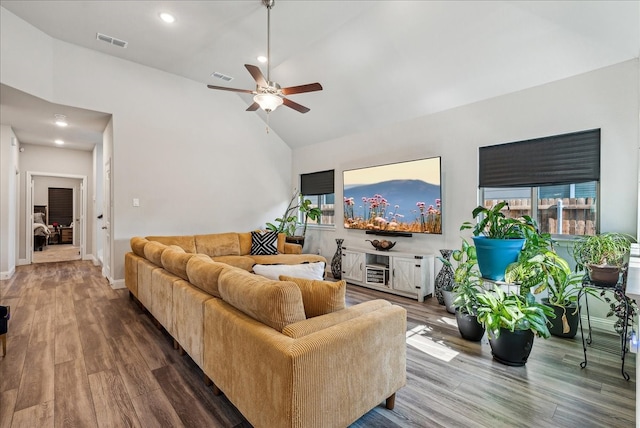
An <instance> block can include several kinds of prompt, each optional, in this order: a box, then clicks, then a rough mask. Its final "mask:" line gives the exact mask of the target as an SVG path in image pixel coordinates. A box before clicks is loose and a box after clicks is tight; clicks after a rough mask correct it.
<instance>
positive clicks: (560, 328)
mask: <svg viewBox="0 0 640 428" xmlns="http://www.w3.org/2000/svg"><path fill="white" fill-rule="evenodd" d="M542 303H544V304H545V305H547V306H549V307H550V308H552V309H553V312H554V313H555V314H556V317H555V318H549V322H550V323H551V326H550V327H549V332H550V333H551V334H552V335H554V336H557V337H564V338H568V339H570V338H572V337H575V335H576V333H578V323H579V322H580V314H579V313H578V311H577V310H576V309H577V308H578V305H577V304H576V303H573V304H572V305H570V306H567V307H566V308H563V307H562V306H554V305H552V304H550V303H549V299H547V298H546V297H545V298H543V299H542ZM565 309H566V311H565ZM563 315H564V316H565V317H566V320H567V324H566V325H567V326H568V327H569V331H567V332H565V331H564V326H565V324H564V323H563V322H562V316H563Z"/></svg>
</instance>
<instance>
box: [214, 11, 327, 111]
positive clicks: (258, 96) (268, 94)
mask: <svg viewBox="0 0 640 428" xmlns="http://www.w3.org/2000/svg"><path fill="white" fill-rule="evenodd" d="M262 4H263V5H264V6H265V7H266V8H267V57H266V63H267V78H266V79H265V77H264V75H263V74H262V71H261V70H260V68H258V67H256V66H255V65H251V64H245V65H244V66H245V68H246V69H247V71H249V74H251V76H252V77H253V80H255V81H256V89H255V90H253V91H252V90H249V89H236V88H227V87H224V86H215V85H207V87H208V88H209V89H218V90H223V91H231V92H241V93H247V94H253V95H254V96H253V104H251V105H250V106H249V108H247V111H256V110H258V109H259V108H261V109H262V110H264V111H265V112H266V113H267V114H269V113H271V112H272V111H274V110H275V109H276V108H278V107H279V106H281V105H283V104H284V105H285V106H287V107H289V108H291V109H293V110H296V111H298V112H300V113H307V112H308V111H309V108H307V107H305V106H303V105H300V104H298V103H296V102H293V101H291V100H290V99H288V98H285V95H293V94H302V93H305V92H313V91H321V90H322V85H320V83H317V82H316V83H308V84H306V85H299V86H290V87H287V88H282V87H280V85H279V84H278V83H276V82H272V81H271V79H270V69H271V9H272V8H273V6H274V4H275V0H262Z"/></svg>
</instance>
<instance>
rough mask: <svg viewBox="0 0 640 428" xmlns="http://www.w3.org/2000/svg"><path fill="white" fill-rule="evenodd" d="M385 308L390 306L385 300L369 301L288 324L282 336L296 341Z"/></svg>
mask: <svg viewBox="0 0 640 428" xmlns="http://www.w3.org/2000/svg"><path fill="white" fill-rule="evenodd" d="M387 306H391V303H389V302H388V301H386V300H382V299H377V300H370V301H368V302H363V303H360V304H357V305H355V306H350V307H348V308H345V309H342V310H339V311H336V312H331V313H329V314H325V315H321V316H318V317H313V318H307V319H306V320H304V321H299V322H296V323H293V324H289V325H288V326H286V327H285V328H284V329H282V334H284V335H286V336H289V337H292V338H294V339H298V338H301V337H303V336H306V335H308V334H311V333H315V332H316V331H320V330H323V329H325V328H329V327H332V326H334V325H338V324H340V323H343V322H345V321H349V320H350V319H353V318H356V317H359V316H362V315H364V314H367V313H369V312H373V311H375V310H378V309H380V308H383V307H387Z"/></svg>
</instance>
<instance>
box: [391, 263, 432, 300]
mask: <svg viewBox="0 0 640 428" xmlns="http://www.w3.org/2000/svg"><path fill="white" fill-rule="evenodd" d="M422 276H423V269H422V259H421V258H408V257H407V258H405V257H394V258H393V271H392V277H391V281H392V286H393V289H394V290H400V291H406V292H408V293H418V291H419V290H420V289H421V288H422V284H423V283H424V279H423V278H422ZM425 279H426V278H425Z"/></svg>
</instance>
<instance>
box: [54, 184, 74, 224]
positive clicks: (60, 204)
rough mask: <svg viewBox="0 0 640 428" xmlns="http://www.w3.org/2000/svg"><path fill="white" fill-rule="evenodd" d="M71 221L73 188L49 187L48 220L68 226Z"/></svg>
mask: <svg viewBox="0 0 640 428" xmlns="http://www.w3.org/2000/svg"><path fill="white" fill-rule="evenodd" d="M72 221H73V189H67V188H60V187H49V222H50V224H53V223H54V222H55V223H58V224H59V225H60V226H69V225H70V224H71V222H72Z"/></svg>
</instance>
